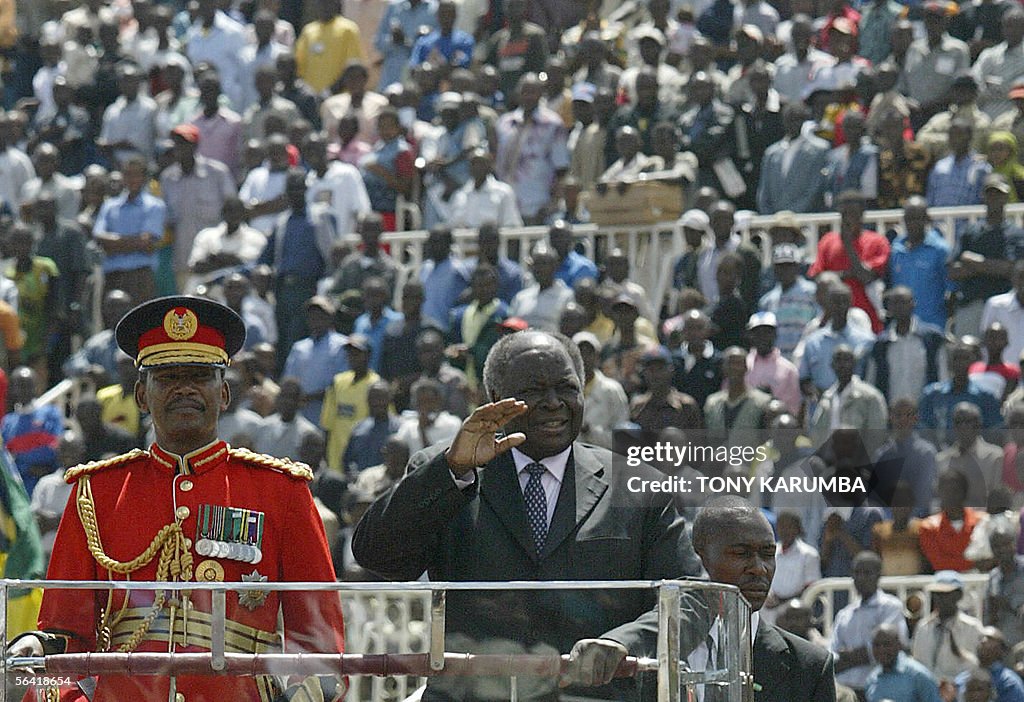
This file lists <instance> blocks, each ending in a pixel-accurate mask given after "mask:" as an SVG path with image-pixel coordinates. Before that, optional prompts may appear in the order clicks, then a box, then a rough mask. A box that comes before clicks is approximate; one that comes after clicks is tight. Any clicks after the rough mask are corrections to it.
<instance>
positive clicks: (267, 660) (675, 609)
mask: <svg viewBox="0 0 1024 702" xmlns="http://www.w3.org/2000/svg"><path fill="white" fill-rule="evenodd" d="M38 587H49V588H58V589H75V590H97V589H101V590H111V589H116V590H142V591H153V590H191V591H193V592H195V591H200V590H206V591H210V592H211V612H210V615H211V643H212V645H211V647H210V651H209V653H201V654H192V653H189V654H177V653H171V654H164V653H149V652H140V653H106V652H98V653H85V654H60V655H55V656H44V657H26V658H12V659H8V658H7V644H6V642H4V643H2V644H0V673H2V674H3V676H4V679H5V680H6V676H7V673H8V670H9V669H10V668H15V667H18V668H23V667H42V668H44V669H45V671H46V673H47V674H49V675H57V674H70V673H75V674H79V675H83V674H84V675H98V674H109V673H112V672H117V673H119V674H123V673H125V672H126V671H128V672H129V673H131V674H138V675H161V676H168V675H183V674H187V675H194V674H210V675H255V674H262V673H264V672H266V671H270V670H274V671H280V670H281V669H282V664H292V665H297V666H298V669H299V672H304V673H308V674H323V673H332V672H333V673H340V674H367V675H418V676H432V675H492V676H493V675H502V676H504V675H507V676H509V677H510V678H512V680H513V681H514V680H515V677H516V676H517V675H542V676H555V675H558V674H560V673H562V672H564V669H565V665H566V664H567V661H568V657H567V656H557V655H531V654H514V655H509V654H501V655H487V654H453V653H449V652H446V651H444V648H443V647H444V630H445V603H446V599H445V594H446V593H447V592H448V591H471V590H476V591H479V590H501V591H509V590H523V591H537V590H575V591H579V590H624V589H657V591H658V603H659V633H658V654H657V658H628V659H627V660H626V661H625V662H624V664H623V666H621V667H620V668H619V670H618V671H617V675H621V676H628V675H634V674H636V673H638V672H642V671H657V673H658V699H659V701H660V702H680V700H681V699H682V693H681V686H683V685H685V686H691V685H698V684H715V685H721V686H726V687H727V688H728V690H729V691H730V693H731V694H734V695H735V697H734V698H733V699H741V700H743V702H752V700H753V690H754V685H753V677H752V672H753V668H752V657H751V632H750V616H749V615H750V610H749V607H748V606H747V604H746V601H745V600H744V599H743V598H742V596H741V594H740V592H739V590H738V588H736V587H734V586H731V585H723V584H720V583H711V582H707V581H700V580H631V581H623V580H612V581H567V580H560V581H504V582H495V581H480V582H435V583H424V582H409V583H393V582H385V583H344V582H283V583H282V582H279V583H267V582H262V583H247V582H238V583H234V582H231V583H228V582H214V583H190V582H187V583H186V582H141V581H139V582H128V581H113V580H94V581H81V580H0V626H6V618H7V602H8V598H9V590H10V589H12V588H17V589H24V588H38ZM229 590H232V591H248V590H262V591H270V590H273V591H278V592H296V591H304V592H311V591H320V592H323V591H355V592H365V591H371V590H372V591H376V592H410V591H421V592H422V591H426V592H430V593H431V594H432V599H431V607H430V622H429V624H430V637H429V641H430V650H429V652H428V653H426V654H404V655H403V654H373V655H356V654H337V653H333V654H275V653H260V654H233V653H227V652H226V651H225V642H224V639H225V637H224V631H225V627H226V622H227V618H226V595H227V591H229ZM684 591H716V592H719V593H730V594H731V595H732V596H734V597H735V603H736V605H737V609H730V610H729V611H731V612H734V613H736V614H738V615H739V616H736V617H735V618H736V619H737V620H738V621H731V619H732V618H733V617H726V618H724V619H722V620H721V627H722V628H721V632H722V637H723V638H722V639H721V641H722V644H723V645H724V646H729V647H732V650H733V651H734V652H735V651H736V649H738V655H736V658H735V660H734V661H733V664H734V665H735V667H734V668H733V667H726V668H722V669H719V670H709V671H690V670H688V669H684V668H685V661H684V660H682V657H681V656H680V653H681V651H680V632H679V626H680V621H681V618H680V614H679V605H680V601H681V594H682V592H684ZM723 611H724V610H723ZM743 615H746V616H743ZM720 616H721V615H720ZM511 689H512V691H513V692H512V698H513V701H514V700H515V696H516V693H515V689H516V687H515V684H514V683H513V685H512V687H511ZM6 700H7V690H6V685H3V686H0V702H6Z"/></svg>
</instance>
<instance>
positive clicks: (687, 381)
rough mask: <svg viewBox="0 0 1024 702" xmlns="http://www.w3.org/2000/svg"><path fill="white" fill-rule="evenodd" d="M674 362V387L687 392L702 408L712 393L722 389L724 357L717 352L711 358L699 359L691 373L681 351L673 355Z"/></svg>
mask: <svg viewBox="0 0 1024 702" xmlns="http://www.w3.org/2000/svg"><path fill="white" fill-rule="evenodd" d="M672 362H673V365H674V370H673V373H672V387H674V388H675V389H676V390H679V391H680V392H685V393H686V394H687V395H689V396H690V397H692V398H693V399H694V400H696V401H697V404H698V405H699V406H700V407H703V406H704V403H705V402H707V401H708V398H709V397H711V394H712V393H716V392H718V391H719V390H721V389H722V355H721V354H720V353H719V352H718V351H717V350H716V351H715V353H714V355H713V356H711V357H709V358H698V359H697V362H696V363H695V364H693V368H691V369H690V370H689V372H687V370H686V363H685V362H684V360H683V356H682V353H681V352H680V351H678V350H677V351H676V352H675V353H673V354H672Z"/></svg>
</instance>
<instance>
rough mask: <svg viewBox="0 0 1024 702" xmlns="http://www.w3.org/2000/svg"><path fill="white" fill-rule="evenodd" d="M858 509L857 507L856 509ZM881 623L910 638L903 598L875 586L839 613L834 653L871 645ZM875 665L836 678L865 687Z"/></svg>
mask: <svg viewBox="0 0 1024 702" xmlns="http://www.w3.org/2000/svg"><path fill="white" fill-rule="evenodd" d="M858 511H859V510H857V509H855V510H854V513H856V512H858ZM879 511H881V510H879ZM869 533H870V529H869ZM847 575H849V572H847ZM826 577H828V576H826ZM843 594H844V595H845V594H846V593H845V592H844V593H843ZM880 624H892V625H894V626H895V627H896V628H897V630H898V631H899V635H900V641H902V642H903V643H904V644H905V643H906V642H907V641H909V640H910V637H909V636H908V635H907V622H906V620H905V619H904V618H903V601H902V600H900V599H899V598H898V597H896V596H895V595H890V594H889V593H887V592H882V591H881V590H876V591H875V593H874V594H873V595H871V597H869V598H868V599H866V600H865V599H860V600H858V601H855V602H854V603H852V604H850V605H847V606H845V607H843V608H842V609H841V610H839V613H838V614H836V621H835V626H833V628H832V641H831V642H830V644H829V646H830V648H831V650H832V651H833V652H834V653H838V652H839V651H844V650H849V649H854V648H860V647H861V646H867V647H868V648H870V647H871V638H872V637H873V636H874V633H875V629H876V628H877V627H878V626H879V625H880ZM873 667H874V666H873V665H871V664H868V665H858V666H854V667H853V668H847V669H846V670H844V671H843V672H841V673H836V682H838V683H842V684H843V685H846V686H848V687H853V688H856V689H864V688H865V687H866V685H867V681H868V678H869V676H870V675H871V674H872V668H873ZM897 699H898V700H900V702H903V700H904V699H906V698H904V697H898V698H897Z"/></svg>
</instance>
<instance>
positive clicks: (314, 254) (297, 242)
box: [259, 213, 326, 280]
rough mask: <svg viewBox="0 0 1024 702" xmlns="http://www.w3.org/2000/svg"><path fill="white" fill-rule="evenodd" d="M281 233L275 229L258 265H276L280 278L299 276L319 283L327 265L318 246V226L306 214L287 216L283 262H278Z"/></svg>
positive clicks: (282, 250)
mask: <svg viewBox="0 0 1024 702" xmlns="http://www.w3.org/2000/svg"><path fill="white" fill-rule="evenodd" d="M279 232H280V227H274V231H273V232H271V234H270V237H269V238H268V239H267V245H266V246H265V247H264V248H263V253H261V254H260V259H259V263H266V264H267V265H270V266H274V267H275V268H276V269H277V275H278V277H280V276H284V275H298V276H301V277H303V278H315V279H317V280H319V279H320V278H322V277H323V276H324V272H325V269H326V265H325V264H324V257H323V255H322V254H321V253H320V248H319V247H318V246H317V243H316V225H314V224H313V223H312V222H311V221H309V217H307V216H306V213H302V214H293V215H291V216H290V217H288V222H287V223H286V224H285V226H284V244H283V245H282V246H281V247H280V256H281V260H280V261H276V260H275V259H276V258H277V256H278V245H277V237H278V234H279Z"/></svg>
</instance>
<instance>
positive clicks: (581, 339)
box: [572, 331, 601, 351]
mask: <svg viewBox="0 0 1024 702" xmlns="http://www.w3.org/2000/svg"><path fill="white" fill-rule="evenodd" d="M572 342H573V343H574V344H576V345H577V346H579V345H580V344H590V345H591V346H592V347H593V349H594V350H595V351H600V350H601V342H600V341H599V340H598V338H597V335H595V334H594V333H593V332H588V331H581V332H576V333H575V334H573V337H572Z"/></svg>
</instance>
